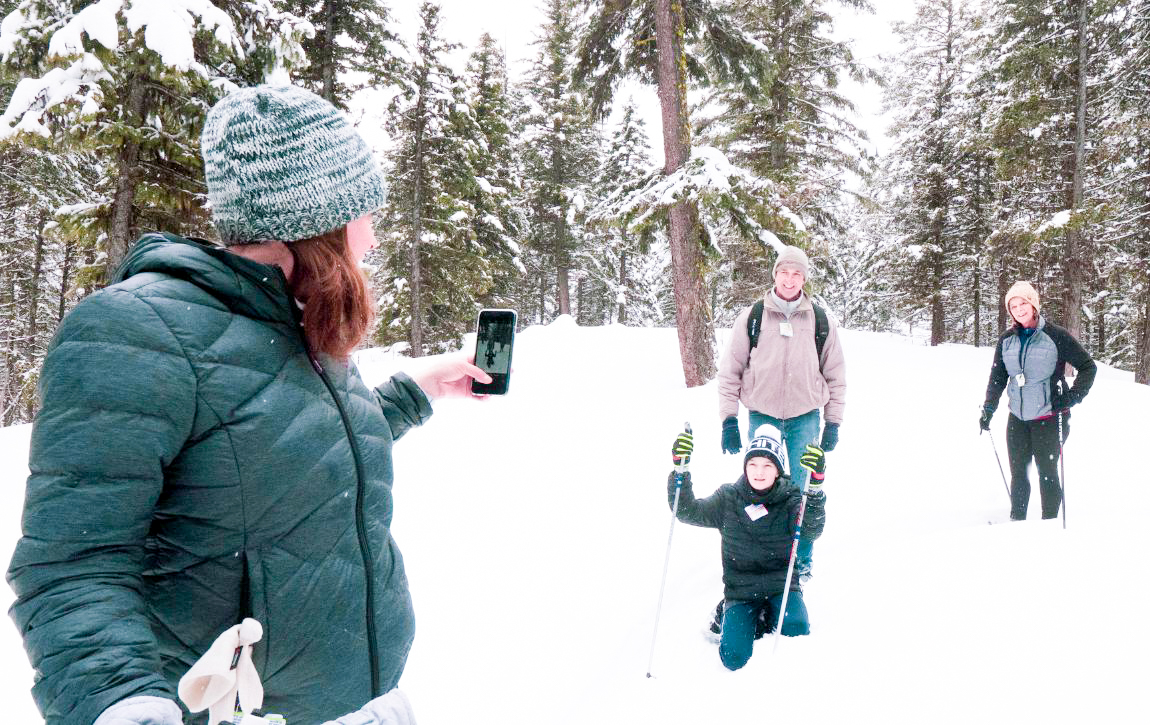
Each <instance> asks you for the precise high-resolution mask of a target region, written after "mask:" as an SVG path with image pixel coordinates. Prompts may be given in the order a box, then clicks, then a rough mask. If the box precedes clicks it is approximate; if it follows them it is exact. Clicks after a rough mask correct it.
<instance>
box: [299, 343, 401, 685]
mask: <svg viewBox="0 0 1150 725" xmlns="http://www.w3.org/2000/svg"><path fill="white" fill-rule="evenodd" d="M308 358H310V359H311V364H312V367H314V368H315V371H316V373H318V374H319V377H320V380H323V384H324V386H325V387H327V390H328V392H329V393H330V394H331V397H332V400H334V401H335V407H336V410H338V411H339V417H340V419H341V420H342V421H343V428H344V431H345V432H346V433H347V441H348V444H349V445H350V446H351V456H352V459H354V460H355V481H356V484H355V533H356V536H357V537H358V538H359V552H360V555H361V556H362V557H363V573H364V584H365V586H364V589H365V590H366V594H365V597H366V600H367V607H366V612H367V656H368V662H369V664H370V665H371V698H372V699H373V700H374V699H375V698H377V697H379V696H380V695H381V694H383V693H381V692H380V691H379V649H378V646H377V644H376V637H375V572H374V569H375V567H374V566H373V565H372V562H371V543H370V542H369V541H368V540H367V522H366V517H365V515H364V506H365V502H364V498H365V496H366V491H365V483H364V473H363V459H362V458H361V457H360V453H359V444H358V443H356V440H355V433H354V432H353V431H352V428H351V421H350V420H348V417H347V411H346V410H344V407H343V403H341V402H340V400H339V395H338V394H337V393H336V390H335V386H334V385H332V383H331V381H330V380H328V377H327V373H326V372H324V369H323V366H322V365H320V364H319V360H316V358H315V356H313V355H312V354H311V353H310V352H308Z"/></svg>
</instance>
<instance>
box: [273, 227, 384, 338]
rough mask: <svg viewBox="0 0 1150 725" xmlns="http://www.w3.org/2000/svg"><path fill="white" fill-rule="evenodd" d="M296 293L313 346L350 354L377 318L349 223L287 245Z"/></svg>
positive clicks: (304, 329)
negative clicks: (354, 250) (350, 238)
mask: <svg viewBox="0 0 1150 725" xmlns="http://www.w3.org/2000/svg"><path fill="white" fill-rule="evenodd" d="M287 247H288V249H290V250H291V253H292V257H293V258H294V260H295V266H294V267H293V269H292V274H291V282H290V285H291V289H292V294H293V295H295V297H296V299H298V300H299V301H300V302H302V303H304V308H303V331H304V336H305V337H306V338H307V344H308V348H309V349H311V350H312V351H315V352H324V353H327V354H328V355H331V356H332V357H335V358H338V359H340V360H346V359H348V357H350V356H351V353H352V351H353V350H355V348H356V347H357V346H358V345H359V343H360V342H361V341H362V340H363V339H364V337H366V336H367V332H368V330H369V329H371V326H372V324H373V323H374V322H375V304H374V302H373V300H372V295H371V289H370V288H369V286H368V283H367V279H366V278H365V277H364V275H363V272H362V271H360V269H359V263H358V262H357V261H356V260H355V258H354V257H352V254H351V249H350V247H348V244H347V227H340V228H339V229H333V230H332V231H330V232H325V233H323V234H320V235H319V236H315V237H309V238H308V239H301V240H299V241H297V242H292V243H291V244H288V245H287Z"/></svg>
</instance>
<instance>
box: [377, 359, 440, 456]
mask: <svg viewBox="0 0 1150 725" xmlns="http://www.w3.org/2000/svg"><path fill="white" fill-rule="evenodd" d="M375 395H376V397H377V398H378V399H379V404H380V406H381V407H382V408H383V415H384V417H385V418H387V422H388V424H389V425H390V426H391V437H392V440H399V438H400V437H401V436H402V435H403V434H404V433H406V432H407V431H409V430H411V429H412V428H414V427H415V426H417V425H423V424H424V423H426V422H427V419H428V418H430V417H431V401H430V400H428V399H427V396H426V395H425V394H424V393H423V391H422V390H420V388H419V385H418V384H416V382H415V381H414V380H412V379H411V378H410V377H409V376H408V375H407V374H406V373H396V374H395V375H393V376H392V377H391V378H390V379H389V380H388V381H387V382H385V383H383V384H382V385H380V386H378V387H377V388H376V389H375Z"/></svg>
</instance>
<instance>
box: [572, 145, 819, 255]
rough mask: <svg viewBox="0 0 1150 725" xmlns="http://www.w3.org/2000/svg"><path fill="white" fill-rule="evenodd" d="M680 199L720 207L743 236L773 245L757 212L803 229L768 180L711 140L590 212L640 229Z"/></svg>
mask: <svg viewBox="0 0 1150 725" xmlns="http://www.w3.org/2000/svg"><path fill="white" fill-rule="evenodd" d="M681 201H693V202H696V203H698V204H700V205H701V206H703V207H705V208H707V209H708V210H709V211H710V212H711V213H716V212H718V213H724V214H725V215H727V216H728V217H729V220H730V222H731V223H732V225H733V226H734V227H735V228H736V229H738V230H739V232H740V234H741V235H742V236H744V237H746V238H748V239H753V240H756V241H759V242H762V243H764V244H770V245H771V246H773V247H775V248H776V249H781V248H782V246H783V244H782V242H781V241H779V239H778V237H777V236H775V234H774V233H773V232H771V231H769V230H768V229H766V228H765V227H764V226H763V225H762V224H761V223H760V222H759V221H758V220H757V219H756V217H759V216H761V215H762V214H763V213H764V212H765V213H766V214H767V215H770V216H774V217H777V218H778V219H781V220H783V221H785V222H787V223H789V224H790V225H792V226H793V227H794V229H795V231H799V232H802V231H805V229H806V225H805V224H803V221H802V219H800V218H799V217H798V215H797V214H795V213H794V212H792V211H791V210H790V209H789V208H787V206H786V205H785V204H784V203H783V201H782V198H781V196H780V195H779V193H778V190H777V187H776V185H775V183H774V182H773V181H771V180H769V179H764V178H762V177H760V176H756V175H755V174H753V173H751V172H749V171H747V170H746V169H743V168H740V167H738V166H736V165H734V164H732V163H731V162H730V161H729V160H728V159H727V157H726V155H725V154H724V153H723V152H722V151H720V150H718V149H716V148H714V147H711V146H698V147H695V148H693V149H692V150H691V158H690V159H688V161H687V162H686V163H685V164H683V166H682V167H681V168H679V169H678V170H677V171H675V173H673V174H670V175H667V176H664V175H663V174H662V173H660V172H658V171H656V172H653V173H652V174H651V175H650V176H649V177H648V178H647V180H646V182H645V183H644V184H642V185H641V186H640V187H639V188H637V189H634V190H618V191H616V192H615V193H613V194H611V195H609V196H608V197H607V199H605V200H604V202H603V203H602V204H600V205H599V207H598V208H597V209H596V210H595V211H594V212H593V213H592V214H591V218H592V219H593V220H597V221H610V220H618V219H622V220H625V223H626V224H627V226H628V227H629V228H631V229H640V228H642V227H643V226H645V225H646V224H649V223H650V222H651V221H652V219H653V217H654V216H655V215H657V214H659V213H660V212H661V211H663V210H665V209H668V208H669V207H671V206H673V205H674V204H676V203H678V202H681Z"/></svg>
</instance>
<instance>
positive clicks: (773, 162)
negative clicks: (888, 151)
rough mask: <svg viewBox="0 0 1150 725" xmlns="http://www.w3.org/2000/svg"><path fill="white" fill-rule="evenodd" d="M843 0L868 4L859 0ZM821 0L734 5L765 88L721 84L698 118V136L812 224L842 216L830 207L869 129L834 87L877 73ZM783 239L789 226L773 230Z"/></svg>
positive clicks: (855, 169)
mask: <svg viewBox="0 0 1150 725" xmlns="http://www.w3.org/2000/svg"><path fill="white" fill-rule="evenodd" d="M844 4H846V5H850V6H853V7H857V8H860V9H863V10H870V6H869V5H868V4H867V3H866V2H865V0H849V1H848V2H844ZM823 5H824V3H823V1H822V0H750V1H749V2H746V3H743V4H741V11H740V13H739V16H740V18H742V22H743V27H744V29H745V30H746V31H747V32H749V33H751V34H752V35H753V36H754V37H755V38H756V39H757V40H758V41H759V42H760V43H762V44H763V45H764V46H765V47H766V48H768V49H769V51H770V52H769V57H770V62H771V65H770V69H769V72H768V75H767V83H766V87H765V88H764V89H763V93H761V94H759V95H758V96H752V95H748V94H746V93H745V92H743V89H742V88H739V87H737V86H731V85H729V84H724V85H720V86H718V87H716V88H715V89H714V91H712V92H711V93H710V94H708V96H707V98H706V100H705V103H706V104H708V105H712V106H714V107H717V109H718V110H716V111H712V112H710V113H709V114H708V116H707V118H706V119H705V120H704V121H703V122H702V123H701V128H702V130H703V132H704V135H705V137H706V138H707V139H708V140H709V141H710V142H711V143H713V144H714V145H715V146H717V147H719V148H721V149H723V150H724V151H725V152H727V155H728V156H729V157H730V159H731V161H732V162H733V163H736V164H738V165H739V166H741V167H743V168H746V169H748V170H749V171H752V172H753V173H755V174H757V175H759V176H761V177H763V178H767V179H771V180H773V181H776V182H779V183H780V184H781V185H782V187H783V188H784V189H785V191H784V194H785V196H786V198H787V200H788V205H789V206H790V208H791V209H792V210H793V211H795V212H796V213H798V214H801V215H803V216H804V217H805V218H807V219H810V220H811V222H812V224H811V225H810V226H811V229H812V231H816V232H817V231H821V230H822V229H823V228H825V227H828V226H833V227H836V228H838V229H841V228H842V221H841V220H838V219H836V218H835V217H834V215H833V214H832V213H831V211H832V210H833V209H837V208H838V206H837V201H838V198H839V197H840V195H841V194H842V193H843V178H844V176H845V174H846V172H850V173H852V174H855V175H861V174H862V173H864V169H863V167H862V163H861V161H862V159H863V158H864V152H863V150H862V146H861V143H862V141H864V140H865V139H866V134H865V132H863V131H862V130H861V129H860V128H859V127H858V126H856V125H855V124H854V123H853V122H851V121H850V120H849V114H850V113H851V112H853V111H854V104H853V103H852V102H851V101H850V100H849V99H848V98H847V97H846V96H844V95H843V94H842V93H841V92H840V90H839V88H838V86H839V83H840V80H841V79H842V77H844V76H849V77H851V78H853V79H854V80H856V81H860V82H862V81H866V80H874V81H877V80H878V77H877V75H876V74H875V73H874V72H873V71H871V70H869V69H867V68H866V67H865V66H863V65H862V64H860V63H858V62H856V61H855V60H854V57H853V54H852V52H851V49H850V47H849V45H848V44H847V43H845V42H841V41H836V40H833V39H832V38H831V37H830V36H831V29H832V25H833V18H832V17H831V15H830V14H829V13H828V12H827V11H826V10H825V9H824V8H823ZM780 236H782V237H783V238H784V239H785V240H786V241H793V240H792V239H789V238H788V237H789V234H788V231H787V230H785V229H783V230H780Z"/></svg>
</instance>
